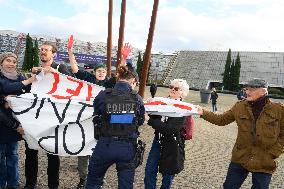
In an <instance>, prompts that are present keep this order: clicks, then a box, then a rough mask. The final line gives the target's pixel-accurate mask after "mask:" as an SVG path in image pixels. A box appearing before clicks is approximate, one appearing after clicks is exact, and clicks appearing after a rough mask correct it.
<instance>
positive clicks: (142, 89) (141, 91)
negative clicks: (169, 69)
mask: <svg viewBox="0 0 284 189" xmlns="http://www.w3.org/2000/svg"><path fill="white" fill-rule="evenodd" d="M158 5H159V0H154V5H153V10H152V16H151V22H150V27H149V33H148V39H147V45H146V51H145V55H144V61H143V62H144V64H143V68H142V77H141V81H140V85H139V92H138V93H139V95H140V96H141V97H142V98H143V97H144V92H145V86H146V82H147V75H148V68H149V64H150V58H151V49H152V42H153V36H154V30H155V24H156V18H157V12H158Z"/></svg>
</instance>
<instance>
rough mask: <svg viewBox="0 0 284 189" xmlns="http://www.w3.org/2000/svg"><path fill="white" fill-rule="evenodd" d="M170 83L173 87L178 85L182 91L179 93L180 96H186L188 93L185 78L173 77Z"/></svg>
mask: <svg viewBox="0 0 284 189" xmlns="http://www.w3.org/2000/svg"><path fill="white" fill-rule="evenodd" d="M170 85H172V86H175V87H179V88H180V89H181V91H182V93H181V96H182V97H186V96H187V95H188V92H189V85H188V84H187V82H186V80H184V79H174V80H171V83H170Z"/></svg>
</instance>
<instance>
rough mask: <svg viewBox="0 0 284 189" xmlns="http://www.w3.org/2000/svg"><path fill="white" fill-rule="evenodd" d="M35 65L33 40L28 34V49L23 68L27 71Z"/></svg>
mask: <svg viewBox="0 0 284 189" xmlns="http://www.w3.org/2000/svg"><path fill="white" fill-rule="evenodd" d="M32 67H33V40H32V38H31V37H30V35H29V34H28V35H26V49H25V56H24V62H23V66H22V69H23V70H25V71H28V70H30V69H31V68H32Z"/></svg>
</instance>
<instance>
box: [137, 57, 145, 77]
mask: <svg viewBox="0 0 284 189" xmlns="http://www.w3.org/2000/svg"><path fill="white" fill-rule="evenodd" d="M142 68H143V60H142V58H141V52H139V54H138V60H137V68H136V72H137V74H138V75H139V79H141V74H142Z"/></svg>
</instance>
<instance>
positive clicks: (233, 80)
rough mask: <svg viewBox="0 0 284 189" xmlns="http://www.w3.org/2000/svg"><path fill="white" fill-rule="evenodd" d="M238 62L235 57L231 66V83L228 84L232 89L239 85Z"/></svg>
mask: <svg viewBox="0 0 284 189" xmlns="http://www.w3.org/2000/svg"><path fill="white" fill-rule="evenodd" d="M235 70H236V64H235V60H234V59H233V62H232V65H231V68H230V85H229V86H228V89H229V90H230V91H235V89H236V88H237V87H238V86H237V85H238V84H237V83H236V71H235Z"/></svg>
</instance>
